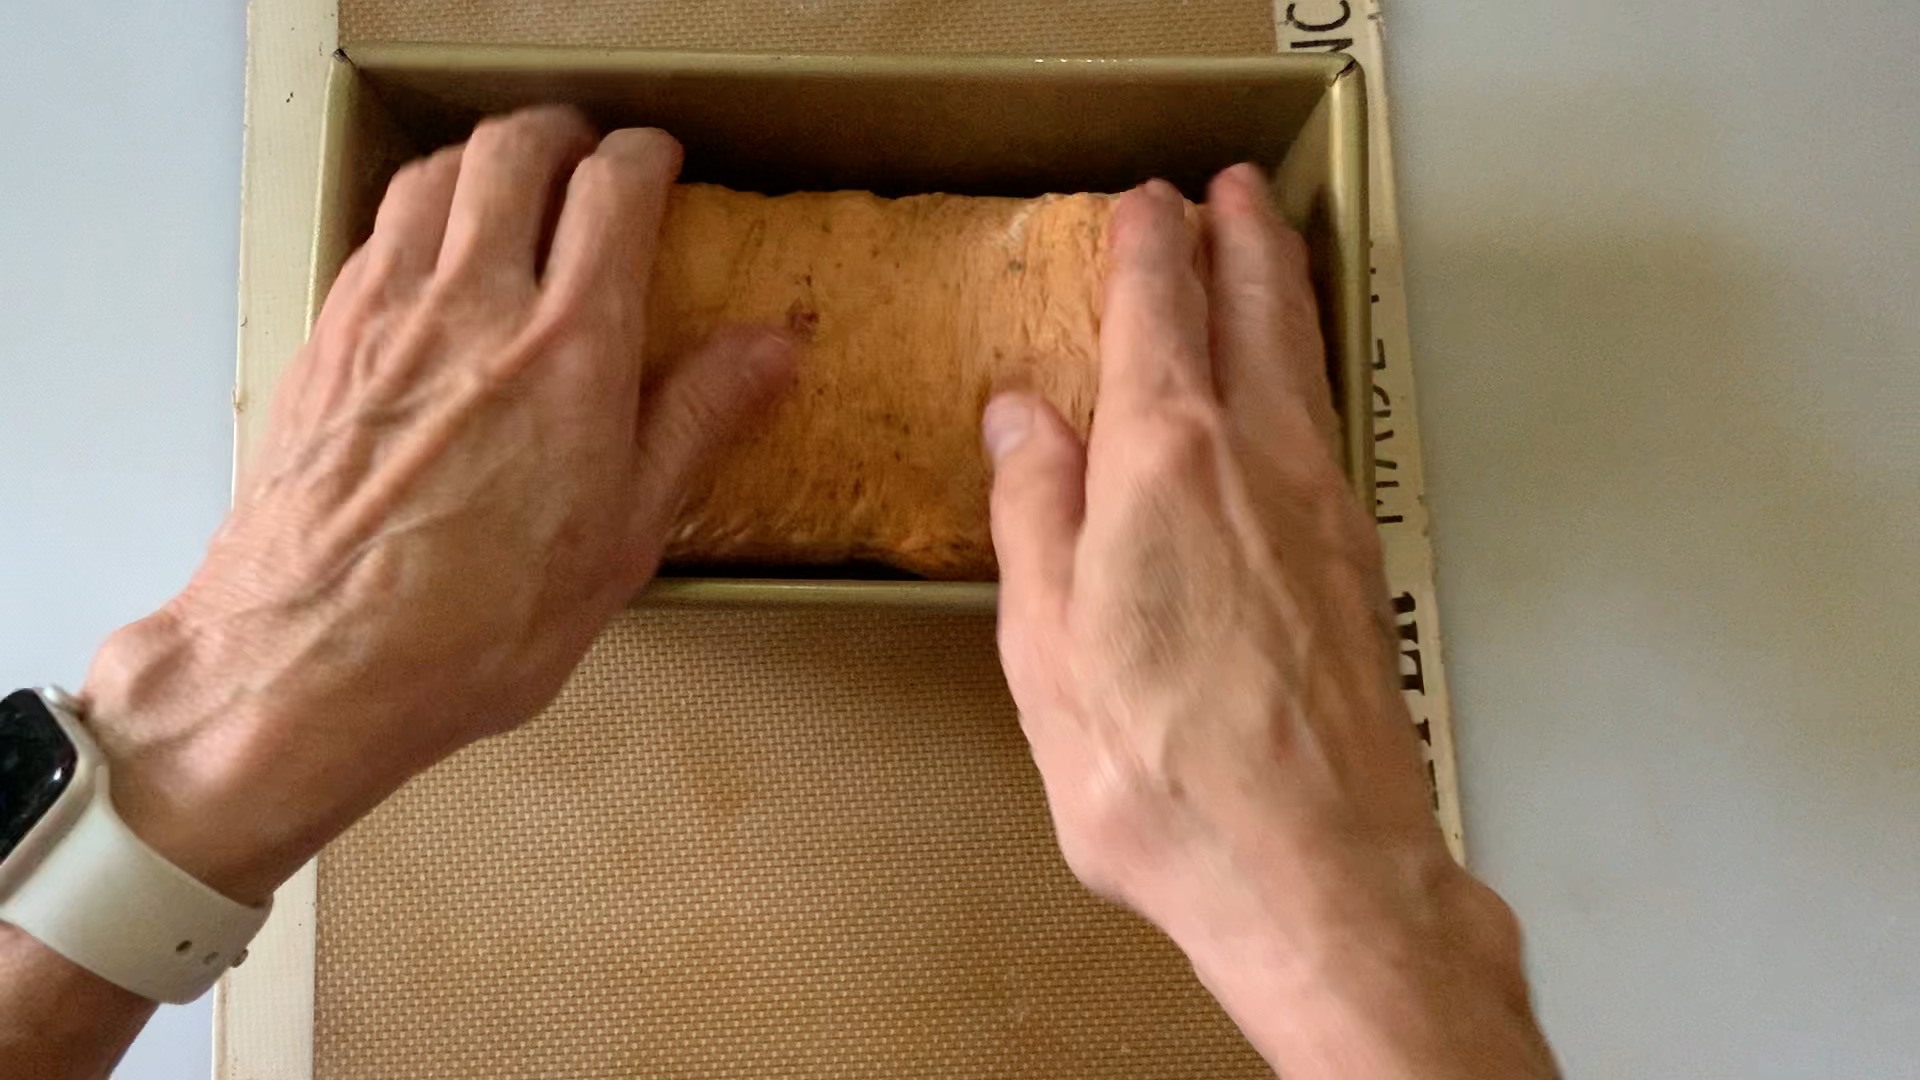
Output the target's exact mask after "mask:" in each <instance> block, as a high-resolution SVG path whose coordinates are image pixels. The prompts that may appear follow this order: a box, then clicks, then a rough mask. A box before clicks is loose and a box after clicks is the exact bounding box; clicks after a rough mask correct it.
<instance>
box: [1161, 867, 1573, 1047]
mask: <svg viewBox="0 0 1920 1080" xmlns="http://www.w3.org/2000/svg"><path fill="white" fill-rule="evenodd" d="M1343 863H1344V864H1345V865H1342V864H1343ZM1268 869H1269V871H1270V872H1269V873H1268V874H1267V875H1266V876H1265V878H1264V880H1259V879H1242V880H1237V881H1224V880H1223V881H1216V882H1215V887H1214V888H1212V889H1210V890H1209V892H1210V895H1209V896H1206V897H1198V896H1195V895H1192V894H1189V896H1188V897H1187V898H1185V899H1183V900H1182V901H1180V903H1181V904H1182V906H1181V907H1180V908H1179V909H1178V910H1172V909H1168V910H1165V911H1164V912H1163V913H1162V914H1161V916H1160V917H1156V918H1155V921H1156V922H1158V923H1159V924H1160V925H1161V926H1162V927H1163V928H1165V929H1166V930H1167V931H1168V934H1169V936H1171V937H1172V938H1173V939H1174V941H1175V942H1176V943H1177V944H1179V945H1180V947H1181V948H1182V950H1183V951H1184V952H1185V953H1186V954H1187V956H1188V958H1189V960H1190V961H1191V962H1192V964H1193V967H1194V971H1195V973H1196V974H1197V975H1198V976H1199V977H1200V979H1201V981H1202V982H1203V983H1205V984H1206V986H1207V987H1208V989H1209V990H1210V991H1212V993H1213V994H1214V996H1215V997H1216V998H1218V999H1219V1000H1220V1002H1221V1004H1222V1005H1223V1006H1224V1007H1225V1008H1226V1010H1227V1012H1228V1013H1229V1014H1230V1015H1231V1016H1232V1017H1233V1019H1234V1021H1235V1022H1236V1023H1237V1024H1239V1026H1240V1028H1241V1030H1242V1031H1244V1032H1246V1033H1247V1035H1248V1037H1249V1039H1250V1040H1251V1041H1252V1042H1253V1043H1254V1045H1255V1046H1256V1047H1257V1048H1258V1049H1259V1050H1260V1051H1261V1052H1262V1053H1263V1054H1264V1055H1265V1056H1266V1057H1267V1059H1268V1061H1269V1062H1270V1063H1271V1064H1272V1065H1273V1066H1274V1068H1275V1069H1276V1070H1277V1071H1279V1072H1280V1073H1281V1074H1282V1075H1285V1076H1289V1077H1295V1078H1300V1077H1315V1076H1341V1077H1346V1076H1421V1077H1451V1076H1456V1075H1457V1076H1473V1077H1550V1076H1553V1075H1554V1065H1553V1060H1552V1057H1551V1054H1550V1052H1549V1051H1548V1049H1547V1047H1546V1043H1545V1040H1544V1038H1543V1037H1541V1035H1540V1034H1539V1030H1538V1027H1537V1025H1536V1023H1535V1021H1534V1018H1533V1015H1532V1009H1531V1005H1530V1003H1529V1000H1528V995H1527V985H1526V978H1525V974H1524V971H1523V968H1522V962H1521V951H1520V936H1519V927H1518V923H1517V922H1516V921H1515V919H1514V917H1513V915H1512V912H1511V911H1510V910H1509V909H1508V908H1507V906H1506V904H1505V903H1504V902H1503V901H1501V899H1500V898H1499V897H1498V896H1497V895H1496V894H1494V893H1493V891H1492V890H1490V889H1488V888H1487V887H1486V886H1484V885H1482V884H1481V883H1479V882H1478V881H1476V880H1474V879H1473V877H1472V876H1471V875H1469V874H1467V873H1466V871H1464V870H1462V869H1460V868H1459V866H1458V865H1457V864H1455V863H1454V862H1453V861H1452V859H1451V857H1450V856H1449V855H1448V854H1447V853H1446V851H1445V849H1444V846H1442V845H1440V844H1439V843H1437V842H1436V843H1435V844H1433V845H1432V848H1431V850H1421V851H1419V852H1408V853H1403V854H1400V855H1394V856H1386V855H1380V854H1378V853H1376V854H1374V855H1373V856H1371V857H1369V858H1368V859H1367V860H1366V863H1365V865H1355V861H1354V860H1326V861H1325V862H1323V863H1322V864H1320V865H1317V866H1313V867H1301V866H1294V867H1290V868H1286V869H1285V870H1284V871H1282V870H1281V869H1280V868H1278V867H1269V868H1268Z"/></svg>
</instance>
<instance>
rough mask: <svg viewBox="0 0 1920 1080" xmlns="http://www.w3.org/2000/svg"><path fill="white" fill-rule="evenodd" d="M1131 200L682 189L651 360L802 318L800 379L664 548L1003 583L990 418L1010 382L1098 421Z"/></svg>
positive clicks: (653, 317)
mask: <svg viewBox="0 0 1920 1080" xmlns="http://www.w3.org/2000/svg"><path fill="white" fill-rule="evenodd" d="M1112 204H1113V199H1112V197H1111V196H1107V195H1049V196H1045V197H1042V198H1038V199H999V198H973V197H963V196H953V195H915V196H911V197H908V198H902V199H883V198H879V197H877V196H874V195H870V194H867V193H865V192H830V193H802V194H795V195H781V196H773V197H769V196H765V195H756V194H751V193H747V192H737V191H730V190H727V189H725V188H718V187H712V186H708V185H701V184H694V185H688V186H685V187H681V188H677V189H676V190H675V191H674V193H673V196H672V200H671V204H670V207H669V212H668V216H667V221H666V225H665V230H664V235H663V238H662V243H661V247H660V254H659V257H658V262H657V264H656V267H655V270H654V276H653V286H652V293H651V295H650V297H649V304H648V326H649V340H648V342H647V362H648V364H649V370H651V371H658V370H660V369H661V365H666V364H669V363H671V361H672V358H673V357H675V356H678V355H681V354H683V353H684V352H685V351H686V350H688V349H690V348H692V347H693V346H695V345H697V344H698V343H699V342H700V341H701V340H702V339H704V338H705V337H706V336H707V335H709V334H711V333H712V332H713V331H714V330H716V329H718V328H719V327H721V326H724V325H727V324H730V323H764V324H777V325H783V326H786V327H788V328H789V329H790V330H791V331H792V332H793V333H794V335H795V336H796V337H797V338H798V339H799V340H800V342H801V355H800V368H799V382H798V385H797V386H796V388H795V389H794V391H793V393H792V394H791V395H790V396H789V397H788V398H787V399H786V400H785V401H784V402H782V404H780V405H779V406H778V407H777V409H776V410H775V412H774V413H773V414H772V415H771V416H770V417H769V418H768V420H767V421H766V422H764V424H763V426H762V427H761V428H760V429H759V430H758V431H757V433H756V434H754V435H753V436H752V437H751V438H749V439H748V440H747V441H746V442H745V443H743V444H741V445H740V446H738V447H737V448H736V449H734V450H733V451H732V452H731V453H730V454H728V455H727V456H726V457H725V458H724V459H723V460H722V461H721V462H720V463H719V466H718V467H717V468H716V469H715V470H714V471H713V472H712V473H711V474H710V476H709V477H708V479H707V480H706V481H705V482H704V483H703V484H702V485H701V486H700V487H698V488H697V489H696V490H695V491H694V492H693V493H692V495H691V497H690V498H689V500H688V502H687V503H686V506H685V508H684V509H683V511H682V513H681V516H680V518H679V520H678V522H677V524H676V525H675V527H674V529H673V531H672V534H671V535H670V537H669V541H668V547H667V557H668V559H669V560H670V561H673V562H679V563H694V564H706V565H723V566H724V565H736V566H737V565H740V564H750V565H751V564H757V565H762V566H765V565H794V564H835V563H860V562H865V563H881V564H886V565H890V566H894V567H898V568H899V569H901V570H906V571H909V572H911V573H915V574H920V575H923V576H926V577H930V578H945V579H957V580H991V579H992V578H993V577H994V559H993V545H992V541H991V538H990V536H989V534H988V529H987V494H988V490H989V483H990V473H989V471H988V466H987V461H986V458H985V455H984V451H983V450H982V449H981V445H980V434H979V418H980V411H981V408H982V407H983V406H984V405H985V404H986V401H987V398H988V396H989V395H990V394H991V393H993V392H994V391H996V390H1001V389H1010V388H1024V389H1030V390H1033V391H1035V392H1037V393H1039V394H1042V395H1044V396H1045V397H1046V398H1048V399H1049V400H1050V401H1052V402H1053V404H1054V405H1055V406H1057V407H1058V408H1059V409H1060V411H1061V413H1062V414H1063V415H1064V416H1065V417H1066V418H1067V420H1068V421H1069V422H1070V423H1071V424H1072V425H1073V426H1074V427H1075V428H1076V429H1078V430H1079V431H1080V432H1081V433H1082V434H1083V435H1084V434H1085V433H1086V430H1087V427H1088V425H1089V424H1090V423H1091V421H1092V416H1093V399H1094V386H1095V380H1096V374H1097V372H1096V362H1097V356H1098V352H1097V347H1096V341H1097V337H1098V328H1099V318H1100V310H1099V307H1100V293H1101V281H1102V278H1103V264H1104V261H1105V249H1106V238H1107V219H1108V216H1109V213H1110V211H1111V208H1112Z"/></svg>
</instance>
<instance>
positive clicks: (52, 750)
mask: <svg viewBox="0 0 1920 1080" xmlns="http://www.w3.org/2000/svg"><path fill="white" fill-rule="evenodd" d="M79 764H80V751H79V750H78V749H77V748H75V747H74V745H73V740H72V739H69V738H67V733H66V732H64V731H62V730H60V721H58V720H55V719H54V718H53V714H52V713H50V712H48V711H47V706H46V704H45V703H44V702H42V701H41V700H40V695H39V694H36V693H34V692H33V691H31V690H19V691H15V692H14V693H11V694H8V695H7V696H6V697H4V698H0V859H4V858H6V857H7V856H8V855H11V854H12V853H13V849H14V848H16V847H18V846H19V844H20V841H21V840H23V839H25V838H26V835H27V833H28V832H29V831H31V830H32V829H33V827H34V825H36V824H37V823H38V822H39V821H40V819H41V818H42V817H43V816H45V814H46V812H47V810H48V808H50V807H52V806H53V804H54V802H55V801H56V800H58V799H59V798H60V793H61V792H63V791H65V790H67V785H68V784H71V783H73V773H74V770H75V769H76V768H78V767H79Z"/></svg>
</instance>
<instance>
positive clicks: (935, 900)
mask: <svg viewBox="0 0 1920 1080" xmlns="http://www.w3.org/2000/svg"><path fill="white" fill-rule="evenodd" d="M320 895H321V903H320V909H321V917H320V924H319V956H320V964H319V969H318V977H319V986H318V1001H319V1008H318V1009H317V1011H316V1017H315V1027H316V1030H315V1051H316V1060H315V1064H316V1071H315V1075H316V1076H319V1077H324V1078H328V1080H344V1078H363V1077H366V1078H371V1077H395V1076H407V1077H561V1076H565V1077H615V1076H620V1077H627V1076H688V1077H695V1076H698V1077H707V1076H740V1077H748V1076H752V1077H760V1076H822V1077H825V1076H890V1077H892V1076H900V1077H906V1076H1011V1075H1021V1076H1048V1077H1095V1076H1101V1077H1105V1076H1128V1077H1161V1076H1164V1077H1173V1076H1185V1077H1219V1076H1259V1075H1263V1070H1262V1067H1261V1064H1260V1062H1259V1059H1258V1058H1257V1057H1255V1056H1254V1055H1253V1053H1252V1052H1251V1051H1250V1050H1249V1049H1247V1048H1246V1046H1245V1044H1244V1043H1242V1042H1241V1040H1240V1039H1239V1037H1238V1035H1237V1034H1236V1033H1235V1032H1234V1029H1233V1027H1232V1026H1231V1025H1230V1024H1229V1023H1228V1022H1227V1020H1226V1019H1225V1017H1223V1016H1222V1015H1221V1014H1220V1013H1219V1011H1218V1010H1217V1008H1216V1007H1215V1006H1214V1004H1213V1003H1212V1001H1211V1000H1210V999H1209V998H1208V997H1207V995H1206V993H1205V992H1204V991H1203V990H1202V989H1201V988H1200V986H1199V985H1198V984H1197V983H1196V982H1195V980H1194V979H1193V977H1192V975H1191V973H1190V971H1189V970H1188V968H1187V965H1186V964H1185V962H1184V961H1183V960H1182V958H1181V956H1180V955H1179V953H1178V952H1177V951H1176V950H1174V949H1173V947H1172V946H1171V945H1169V944H1167V943H1166V942H1165V941H1164V940H1163V939H1162V938H1161V937H1160V936H1159V935H1158V934H1156V933H1154V932H1153V931H1152V930H1151V929H1149V928H1148V927H1147V926H1146V925H1145V924H1143V923H1141V922H1140V921H1138V920H1136V919H1134V918H1132V917H1131V916H1129V915H1127V914H1126V913H1124V912H1122V911H1120V910H1119V909H1117V908H1114V907H1111V906H1109V905H1106V904H1104V903H1102V902H1100V901H1098V900H1095V899H1093V898H1091V897H1090V896H1089V895H1088V894H1087V893H1086V892H1085V890H1083V889H1081V888H1080V887H1079V886H1078V885H1077V884H1076V883H1075V882H1074V880H1073V879H1072V877H1071V876H1070V875H1069V874H1068V873H1067V871H1066V870H1065V868H1064V867H1063V866H1062V865H1061V862H1060V859H1059V856H1058V855H1057V854H1056V852H1055V849H1054V844H1053V836H1052V832H1051V829H1050V827H1049V825H1048V821H1047V818H1046V815H1045V810H1044V804H1043V801H1042V795H1041V790H1040V785H1039V782H1038V780H1037V778H1036V776H1035V775H1034V772H1033V768H1032V763H1031V761H1030V759H1029V758H1028V755H1027V750H1026V747H1025V744H1024V743H1023V741H1022V739H1021V735H1020V732H1019V729H1018V727H1017V726H1016V724H1015V721H1014V718H1013V711H1012V707H1011V704H1010V702H1009V701H1008V700H1007V698H1006V692H1005V688H1004V684H1003V683H1002V680H1001V677H1000V672H999V668H998V666H997V664H996V662H995V659H994V653H993V642H992V627H991V623H990V620H987V619H984V618H977V617H976V618H960V619H956V618H953V617H951V616H948V617H940V616H914V615H893V616H844V615H832V614H827V613H786V614H780V615H769V614H741V613H693V612H664V611H655V612H636V613H631V614H629V615H627V616H625V617H623V618H622V619H621V620H620V621H619V622H618V623H617V625H616V626H615V627H614V628H613V629H612V630H611V631H610V632H609V633H608V634H607V635H606V636H605V637H603V638H602V639H601V641H600V643H599V645H598V646H597V647H596V648H595V650H594V653H593V655H592V656H591V657H590V658H589V659H588V661H587V663H586V665H585V666H584V667H583V668H582V669H581V670H580V672H579V674H578V675H577V676H576V677H575V678H574V680H573V682H572V684H571V685H570V686H569V687H568V689H567V690H566V692H565V694H564V695H563V696H562V697H561V699H560V701H559V702H558V703H557V704H556V705H555V706H554V707H553V709H552V710H550V712H549V713H548V715H546V716H545V717H544V718H542V719H541V720H540V721H539V722H538V723H536V724H535V725H533V726H532V727H530V728H526V729H523V730H522V731H520V732H517V733H515V734H513V735H511V736H508V737H505V738H501V739H497V740H494V741H492V742H488V743H483V744H480V745H478V746H476V747H474V748H471V749H470V750H468V751H466V752H465V753H463V754H461V755H460V756H458V757H456V758H455V759H454V760H452V761H451V762H449V763H447V764H446V765H444V766H442V767H441V768H440V769H438V770H436V771H434V772H432V773H429V774H428V775H427V776H425V777H423V778H422V779H420V780H419V781H417V782H415V783H414V784H413V785H412V786H411V787H409V788H408V789H407V790H406V791H405V792H404V793H402V794H401V795H400V797H398V798H396V799H395V800H393V801H392V802H391V803H389V804H388V805H387V806H385V807H383V808H382V809H381V810H379V811H377V812H376V813H375V814H374V815H373V816H372V817H370V818H369V819H367V820H366V821H365V822H363V823H362V824H361V825H360V826H359V827H358V828H357V829H356V830H354V832H353V833H352V834H351V835H350V836H349V837H348V838H347V839H346V840H345V841H344V842H343V843H341V844H339V845H337V846H336V847H335V848H333V849H332V850H330V851H329V852H328V854H327V855H326V857H325V858H324V859H323V860H322V862H321V869H320Z"/></svg>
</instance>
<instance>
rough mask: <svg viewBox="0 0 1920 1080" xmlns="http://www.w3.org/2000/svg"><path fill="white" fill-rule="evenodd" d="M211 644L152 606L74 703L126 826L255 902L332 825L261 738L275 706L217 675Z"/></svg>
mask: <svg viewBox="0 0 1920 1080" xmlns="http://www.w3.org/2000/svg"><path fill="white" fill-rule="evenodd" d="M219 651H220V650H219V649H218V648H217V647H214V643H211V642H209V641H208V640H206V639H205V637H204V636H203V635H201V634H199V633H197V632H196V628H195V627H193V626H190V625H189V624H188V623H187V621H186V620H185V619H184V618H183V617H182V616H181V615H180V614H179V613H178V612H177V611H175V610H174V609H172V608H166V609H162V611H160V612H159V613H156V614H155V615H153V616H150V617H149V618H146V619H143V620H141V621H139V622H136V623H133V624H131V625H129V626H127V627H125V628H123V629H121V630H119V631H117V632H116V633H114V634H113V635H112V636H111V637H110V638H108V640H107V641H106V643H105V644H104V645H102V647H101V649H100V652H99V653H98V654H97V655H96V657H95V659H94V663H93V665H92V667H91V669H90V671H89V673H88V676H87V682H86V684H85V687H84V689H83V690H82V692H81V695H80V698H81V703H82V707H83V709H84V711H85V716H86V722H87V726H88V728H89V729H90V730H91V731H92V733H93V735H94V738H95V740H96V741H97V742H98V743H99V744H100V748H101V752H102V753H103V754H104V755H105V757H106V760H107V765H108V785H109V792H110V794H111V796H112V799H113V804H114V809H115V810H116V811H117V812H118V813H119V815H120V817H121V819H122V820H124V821H125V822H126V823H127V826H128V828H130V829H132V830H133V832H134V834H135V835H137V836H139V837H140V839H141V840H142V841H143V842H144V843H146V844H147V846H149V847H151V848H153V849H154V850H155V851H156V852H158V853H159V854H161V855H162V856H164V857H165V858H166V859H167V860H168V861H170V862H172V863H173V864H174V865H176V866H178V867H179V868H180V869H182V870H184V871H186V872H187V873H188V874H191V875H192V876H193V877H195V878H197V879H198V880H200V881H201V882H203V883H205V884H206V885H208V886H210V887H212V888H214V889H215V890H217V891H219V892H221V893H223V894H225V895H226V896H228V897H229V898H231V899H233V900H237V901H239V902H241V903H245V904H249V905H257V904H260V903H263V902H265V901H266V900H267V899H269V898H270V897H271V896H272V894H273V891H274V890H275V889H276V888H277V887H278V886H279V885H280V883H281V882H283V881H285V880H286V879H287V878H288V877H289V876H291V875H292V874H293V872H294V871H295V870H297V869H299V867H300V866H301V865H302V864H303V863H304V862H305V861H306V860H307V859H309V858H311V857H312V855H313V853H314V852H316V851H318V850H319V848H320V846H321V845H322V844H324V843H325V842H326V840H327V839H328V838H330V837H331V836H332V835H333V832H334V831H336V830H335V829H334V827H333V826H332V825H331V824H330V822H329V821H328V819H327V816H326V815H325V814H324V813H320V812H316V811H317V810H319V808H318V807H316V806H315V805H314V803H313V801H312V800H311V799H310V798H308V797H307V796H306V795H305V793H304V792H305V785H302V784H299V783H295V782H293V780H294V778H293V777H292V776H291V775H290V770H289V769H288V768H287V767H286V766H287V765H288V764H289V763H290V762H289V760H288V757H287V755H286V754H285V753H284V752H281V753H276V749H275V748H274V747H273V745H272V732H273V731H274V730H275V729H276V727H280V726H283V725H280V724H278V722H277V719H276V715H275V712H276V706H275V705H274V704H273V703H272V702H271V701H269V700H267V699H266V698H265V697H264V696H263V695H259V694H256V693H253V692H250V691H249V690H248V689H247V688H246V686H245V684H244V681H243V680H242V679H239V678H236V677H235V675H236V673H234V672H231V671H222V670H221V669H222V667H223V665H222V663H221V662H220V660H219V658H218V653H219ZM285 749H286V748H281V750H282V751H284V750H285ZM295 760H297V758H296V759H295Z"/></svg>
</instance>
